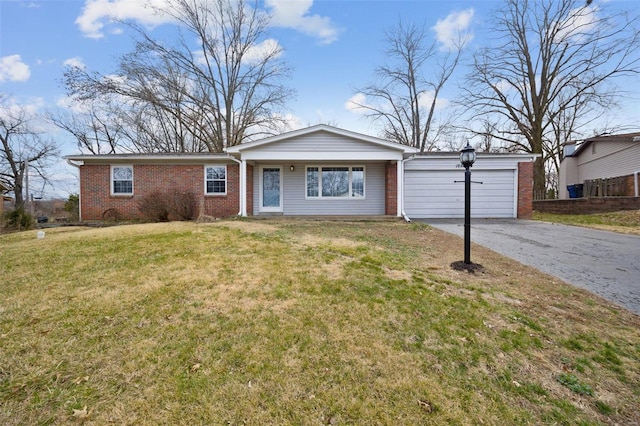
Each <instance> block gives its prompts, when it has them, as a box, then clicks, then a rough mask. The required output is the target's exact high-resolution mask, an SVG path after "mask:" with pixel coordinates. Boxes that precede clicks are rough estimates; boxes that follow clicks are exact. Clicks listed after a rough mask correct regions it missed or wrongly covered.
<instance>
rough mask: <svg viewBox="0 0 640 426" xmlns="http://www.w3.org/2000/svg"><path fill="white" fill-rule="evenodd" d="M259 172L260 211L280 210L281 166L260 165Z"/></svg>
mask: <svg viewBox="0 0 640 426" xmlns="http://www.w3.org/2000/svg"><path fill="white" fill-rule="evenodd" d="M261 174H262V175H261V176H260V178H261V179H260V180H261V184H262V188H261V191H260V211H263V212H281V211H282V168H281V167H277V166H274V167H262V168H261Z"/></svg>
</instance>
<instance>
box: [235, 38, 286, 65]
mask: <svg viewBox="0 0 640 426" xmlns="http://www.w3.org/2000/svg"><path fill="white" fill-rule="evenodd" d="M274 53H275V57H276V58H277V57H279V56H280V55H281V54H282V48H281V47H280V44H278V41H277V40H274V39H272V38H269V39H267V40H264V41H263V42H262V43H260V44H257V45H255V46H251V47H250V48H249V49H248V50H247V53H246V54H245V56H244V60H246V61H247V62H248V63H255V62H259V61H261V60H262V59H264V58H266V57H267V56H270V55H273V54H274Z"/></svg>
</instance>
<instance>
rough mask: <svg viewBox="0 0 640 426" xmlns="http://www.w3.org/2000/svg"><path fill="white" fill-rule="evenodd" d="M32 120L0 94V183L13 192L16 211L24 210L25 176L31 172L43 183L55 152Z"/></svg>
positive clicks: (26, 113) (20, 108)
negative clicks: (49, 162)
mask: <svg viewBox="0 0 640 426" xmlns="http://www.w3.org/2000/svg"><path fill="white" fill-rule="evenodd" d="M35 119H36V117H35V116H33V115H32V114H29V113H28V111H27V109H26V108H25V107H21V106H17V105H11V104H10V98H9V96H7V95H6V94H4V93H0V180H2V182H3V184H4V186H6V187H7V188H8V189H9V190H10V191H11V192H13V194H14V201H15V203H14V205H15V207H16V208H22V207H24V203H25V194H24V189H25V188H24V183H25V177H26V173H27V172H28V171H29V170H31V171H32V172H33V173H35V174H37V175H38V176H39V177H40V178H41V179H42V181H44V182H46V180H47V175H46V168H47V166H48V165H49V164H48V161H49V160H51V159H52V158H53V157H55V156H56V155H57V153H58V150H57V146H56V145H55V143H54V142H53V141H51V140H46V139H44V137H43V135H42V134H41V132H39V131H37V130H36V129H35V128H34V125H33V123H34V120H35ZM26 196H27V197H28V196H29V194H26Z"/></svg>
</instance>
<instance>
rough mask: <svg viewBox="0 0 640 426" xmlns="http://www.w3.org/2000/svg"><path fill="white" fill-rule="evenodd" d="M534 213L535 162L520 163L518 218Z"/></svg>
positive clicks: (529, 217)
mask: <svg viewBox="0 0 640 426" xmlns="http://www.w3.org/2000/svg"><path fill="white" fill-rule="evenodd" d="M532 215H533V163H532V162H524V163H518V219H531V216H532Z"/></svg>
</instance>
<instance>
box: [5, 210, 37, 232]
mask: <svg viewBox="0 0 640 426" xmlns="http://www.w3.org/2000/svg"><path fill="white" fill-rule="evenodd" d="M34 226H35V220H34V219H33V216H31V214H30V213H29V212H27V211H26V210H25V209H24V208H22V207H20V208H17V209H15V210H13V211H10V212H7V213H6V214H5V216H4V229H6V230H9V231H26V230H28V229H33V227H34Z"/></svg>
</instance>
